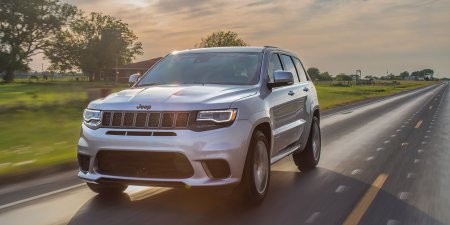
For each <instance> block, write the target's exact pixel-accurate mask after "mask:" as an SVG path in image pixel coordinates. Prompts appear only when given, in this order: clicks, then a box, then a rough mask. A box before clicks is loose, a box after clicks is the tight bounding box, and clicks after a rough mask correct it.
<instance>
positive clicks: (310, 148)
mask: <svg viewBox="0 0 450 225" xmlns="http://www.w3.org/2000/svg"><path fill="white" fill-rule="evenodd" d="M320 153H321V136H320V126H319V119H318V118H317V117H315V116H314V118H313V120H312V124H311V131H310V132H309V137H308V141H307V143H306V146H305V149H304V150H303V151H302V152H297V153H294V154H293V156H292V157H293V158H294V162H295V165H297V167H298V169H299V170H300V171H302V172H306V171H308V170H312V169H314V168H316V167H317V164H319V160H320Z"/></svg>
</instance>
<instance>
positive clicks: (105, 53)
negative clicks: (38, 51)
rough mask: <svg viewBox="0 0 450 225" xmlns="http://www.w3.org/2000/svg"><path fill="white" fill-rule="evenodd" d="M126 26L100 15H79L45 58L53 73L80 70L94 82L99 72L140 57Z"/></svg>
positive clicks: (133, 35)
mask: <svg viewBox="0 0 450 225" xmlns="http://www.w3.org/2000/svg"><path fill="white" fill-rule="evenodd" d="M137 39H138V38H137V36H136V35H135V34H134V33H133V31H132V30H130V29H129V28H128V24H126V23H124V22H122V21H121V20H118V19H116V18H114V17H111V16H108V15H103V14H101V13H91V14H90V15H89V16H88V17H85V16H80V17H79V18H77V19H76V20H74V21H73V22H72V23H71V24H70V26H69V28H68V29H66V30H64V31H63V32H61V33H59V34H58V35H56V36H55V38H54V40H53V45H52V46H51V48H49V49H48V50H47V51H46V52H45V55H46V57H47V58H48V59H49V60H50V61H51V63H52V65H51V68H52V69H53V70H59V71H67V70H74V69H81V70H82V71H83V72H84V73H86V74H88V75H89V79H90V80H93V79H98V77H99V76H98V75H100V73H101V72H102V71H108V70H111V69H112V68H114V67H115V66H116V64H118V65H123V64H127V63H130V62H131V60H132V59H133V58H134V57H135V55H140V54H142V43H141V42H139V41H137Z"/></svg>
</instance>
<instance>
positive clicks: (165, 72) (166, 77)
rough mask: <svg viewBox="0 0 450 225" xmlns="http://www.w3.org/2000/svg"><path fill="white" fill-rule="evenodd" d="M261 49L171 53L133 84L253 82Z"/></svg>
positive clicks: (258, 68) (237, 83) (257, 73)
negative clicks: (249, 51) (257, 51)
mask: <svg viewBox="0 0 450 225" xmlns="http://www.w3.org/2000/svg"><path fill="white" fill-rule="evenodd" d="M261 55H262V54H261V53H248V52H245V53H244V52H220V53H217V52H208V53H183V54H171V55H168V56H167V57H165V58H164V59H162V60H161V61H160V62H159V63H158V64H156V65H155V66H154V67H153V68H152V69H151V70H149V71H148V72H147V73H146V74H145V75H144V77H143V78H142V79H141V80H140V81H139V83H138V84H137V85H136V86H146V85H159V84H231V85H253V84H256V83H258V81H259V71H260V65H261Z"/></svg>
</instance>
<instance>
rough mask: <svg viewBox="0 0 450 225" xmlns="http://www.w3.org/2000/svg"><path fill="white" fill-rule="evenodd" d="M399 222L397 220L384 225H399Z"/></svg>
mask: <svg viewBox="0 0 450 225" xmlns="http://www.w3.org/2000/svg"><path fill="white" fill-rule="evenodd" d="M400 224H401V223H400V221H398V220H388V221H387V223H386V225H400Z"/></svg>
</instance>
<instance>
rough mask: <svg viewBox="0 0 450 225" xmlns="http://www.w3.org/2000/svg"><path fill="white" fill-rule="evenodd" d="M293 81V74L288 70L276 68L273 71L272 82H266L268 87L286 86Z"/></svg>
mask: <svg viewBox="0 0 450 225" xmlns="http://www.w3.org/2000/svg"><path fill="white" fill-rule="evenodd" d="M293 83H294V75H293V74H292V73H291V72H289V71H282V70H277V71H275V72H274V73H273V82H272V83H268V84H267V85H268V86H269V88H273V87H281V86H287V85H291V84H293Z"/></svg>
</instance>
